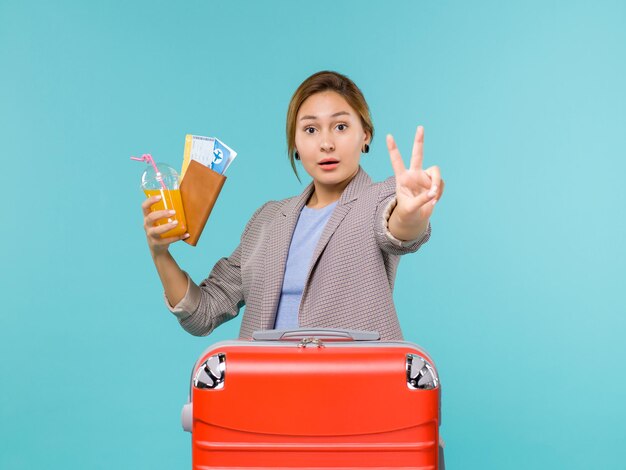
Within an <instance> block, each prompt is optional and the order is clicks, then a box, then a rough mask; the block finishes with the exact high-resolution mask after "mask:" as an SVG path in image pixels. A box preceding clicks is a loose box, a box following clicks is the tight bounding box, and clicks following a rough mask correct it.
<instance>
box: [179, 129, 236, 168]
mask: <svg viewBox="0 0 626 470" xmlns="http://www.w3.org/2000/svg"><path fill="white" fill-rule="evenodd" d="M236 156H237V152H235V151H234V150H233V149H232V148H230V147H229V146H228V145H226V144H225V143H224V142H222V141H221V140H219V139H218V138H216V137H204V136H200V135H191V134H187V135H186V136H185V152H184V155H183V167H182V169H181V177H182V176H184V175H185V171H187V167H188V166H189V162H190V161H191V160H195V161H197V162H198V163H201V164H202V165H204V166H206V167H208V168H210V169H211V170H213V171H215V172H217V173H220V174H224V172H225V171H226V170H227V169H228V167H229V166H230V164H231V163H232V162H233V160H234V159H235V157H236Z"/></svg>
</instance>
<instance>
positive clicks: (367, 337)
mask: <svg viewBox="0 0 626 470" xmlns="http://www.w3.org/2000/svg"><path fill="white" fill-rule="evenodd" d="M310 337H315V338H318V339H323V340H325V341H333V340H335V341H342V340H343V341H378V340H379V339H380V333H378V332H377V331H359V330H338V329H334V328H297V329H293V330H259V331H255V332H254V333H253V334H252V339H253V340H255V341H281V340H283V341H298V340H301V339H304V338H310Z"/></svg>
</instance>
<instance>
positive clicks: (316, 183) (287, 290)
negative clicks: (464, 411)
mask: <svg viewBox="0 0 626 470" xmlns="http://www.w3.org/2000/svg"><path fill="white" fill-rule="evenodd" d="M373 135H374V128H373V125H372V121H371V117H370V114H369V108H368V106H367V103H366V101H365V98H364V97H363V94H362V93H361V91H360V90H359V88H358V87H357V86H356V85H355V84H354V83H353V82H352V81H351V80H350V79H349V78H348V77H346V76H344V75H341V74H338V73H336V72H327V71H324V72H319V73H316V74H314V75H312V76H311V77H309V78H307V79H306V80H305V81H304V82H303V83H302V84H301V85H300V87H299V88H298V89H297V90H296V92H295V94H294V95H293V97H292V99H291V102H290V104H289V108H288V113H287V142H288V152H289V158H290V160H291V165H292V167H293V169H294V171H295V172H296V176H297V170H296V160H298V161H300V162H301V164H302V166H303V168H304V169H305V171H306V172H307V173H308V174H309V175H310V176H311V177H312V178H313V182H312V183H311V184H310V185H309V186H308V187H307V188H306V189H305V190H304V192H303V193H302V194H301V195H300V196H296V197H292V198H289V199H285V200H282V201H270V202H267V203H266V204H264V205H263V206H262V207H260V208H259V209H258V210H257V211H256V212H255V213H254V215H253V216H252V218H251V219H250V221H249V222H248V224H247V225H246V228H245V229H244V232H243V234H242V236H241V241H240V244H239V246H238V247H237V248H236V249H235V251H234V252H233V253H232V255H231V256H229V257H227V258H222V259H221V260H219V261H218V262H217V263H216V265H215V267H214V268H213V270H212V271H211V273H210V275H209V277H208V278H207V279H205V280H204V281H202V282H201V283H200V284H199V285H196V284H195V283H194V282H193V281H192V280H191V278H190V277H189V276H188V275H187V273H185V272H184V271H182V270H181V269H180V268H179V266H178V265H177V263H176V261H175V260H174V258H173V257H172V256H171V255H170V253H169V251H168V247H169V245H170V244H171V243H173V242H175V241H178V240H180V239H182V238H185V236H186V235H185V236H183V237H175V238H168V239H161V238H160V235H161V234H162V233H164V232H166V231H168V230H170V229H171V228H172V225H171V224H165V225H160V226H154V223H155V222H156V221H157V220H158V219H161V218H164V217H167V216H168V212H167V211H157V212H150V206H151V205H152V204H154V203H155V202H156V201H157V200H158V196H157V197H152V198H149V199H147V200H146V201H145V202H144V203H143V204H142V208H143V212H144V228H145V230H146V235H147V239H148V245H149V247H150V252H151V254H152V258H153V260H154V263H155V266H156V268H157V271H158V273H159V276H160V278H161V281H162V283H163V287H164V289H165V301H166V305H167V306H168V308H169V309H170V311H172V313H174V315H176V316H177V317H178V320H179V322H180V324H181V325H182V326H183V328H185V330H187V331H189V332H190V333H192V334H195V335H207V334H209V333H210V332H211V331H213V329H215V327H217V326H218V325H220V324H221V323H223V322H224V321H227V320H230V319H232V318H234V317H235V316H236V315H237V314H238V313H239V310H240V308H241V307H242V306H244V305H246V310H245V314H244V318H243V320H242V324H241V330H240V338H250V337H251V336H252V333H253V332H254V331H256V330H265V329H273V328H280V329H283V328H290V327H320V328H321V327H328V328H351V329H358V330H369V331H378V332H379V333H380V335H381V339H383V340H393V339H402V333H401V331H400V326H399V323H398V318H397V314H396V311H395V308H394V305H393V298H392V293H393V285H394V280H395V274H396V269H397V266H398V262H399V257H400V255H402V254H405V253H410V252H414V251H416V250H417V249H418V248H419V247H420V246H421V245H422V244H423V243H425V242H426V241H427V240H428V238H429V237H430V224H429V219H430V216H431V215H432V213H433V210H434V207H435V203H436V202H437V201H438V200H439V198H440V197H441V195H442V193H443V186H444V184H443V180H442V179H441V176H440V172H439V169H438V168H437V167H436V166H435V167H431V168H428V169H427V170H423V169H422V154H423V141H424V131H423V128H422V127H418V128H417V132H416V134H415V142H414V144H413V153H412V156H411V163H410V167H409V168H405V166H404V163H403V161H402V157H401V156H400V152H399V151H398V148H397V146H396V144H395V141H394V139H393V137H392V136H391V135H388V136H387V148H388V150H389V155H390V158H391V164H392V167H393V171H394V173H395V178H389V179H387V180H386V181H384V182H382V183H372V182H371V180H370V178H369V177H368V176H367V174H366V173H365V172H364V171H363V170H362V169H361V167H360V166H359V162H360V158H361V153H367V152H368V151H369V145H370V143H371V141H372V137H373Z"/></svg>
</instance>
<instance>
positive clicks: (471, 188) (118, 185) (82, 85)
mask: <svg viewBox="0 0 626 470" xmlns="http://www.w3.org/2000/svg"><path fill="white" fill-rule="evenodd" d="M625 23H626V6H625V5H624V3H623V2H620V1H614V2H610V1H596V2H582V1H568V2H558V1H536V0H532V1H523V2H522V1H518V2H496V1H480V2H476V1H474V2H464V1H437V2H426V1H396V2H382V1H381V2H363V1H344V2H335V1H327V0H324V1H317V2H306V3H305V2H288V1H275V2H270V1H265V2H255V1H248V2H243V1H232V2H217V1H209V0H203V1H189V2H184V3H183V2H155V1H152V2H149V1H136V2H122V1H117V2H95V3H94V2H78V1H76V2H70V1H65V2H63V1H61V2H34V1H20V0H3V1H2V2H0V64H2V65H1V66H0V68H1V71H0V157H1V159H2V160H1V161H2V170H3V172H2V180H3V186H4V191H3V193H4V195H5V198H4V202H5V203H4V204H3V208H2V219H3V223H2V230H1V233H2V235H1V237H2V238H1V240H0V242H1V243H0V254H1V259H0V265H1V266H2V269H1V270H0V276H1V277H0V289H1V293H2V295H1V299H2V308H1V309H0V383H1V385H2V386H1V392H0V393H1V395H0V396H1V399H0V442H1V443H2V444H0V468H3V469H4V468H6V469H15V470H18V469H32V468H55V469H56V468H59V469H73V468H76V469H83V468H90V469H110V468H151V469H171V468H189V466H190V438H189V435H188V434H187V433H183V432H182V430H181V429H180V424H179V413H180V408H181V406H182V404H183V403H184V401H185V400H186V397H187V390H188V380H189V372H190V368H191V366H192V364H193V362H194V360H195V358H196V357H197V355H198V354H199V353H200V352H201V351H202V350H203V349H204V348H205V347H206V346H207V345H208V344H210V343H213V342H215V341H218V340H222V339H226V338H232V337H235V336H236V335H237V332H238V326H239V322H240V319H236V320H234V321H232V322H230V323H229V324H227V325H224V326H223V327H221V328H220V329H219V330H218V331H216V332H215V333H214V334H213V335H211V336H210V337H209V338H195V337H192V336H190V335H188V334H187V333H185V332H184V331H183V330H182V329H180V328H179V327H178V325H177V323H176V321H175V319H174V318H173V317H172V316H170V314H169V312H167V310H165V308H164V306H163V304H162V297H161V295H162V291H161V288H160V283H159V281H158V277H157V275H156V272H155V270H154V267H153V265H152V263H151V260H150V257H149V253H148V249H147V246H146V243H145V236H144V232H143V229H142V217H141V211H140V204H141V201H142V199H143V195H142V193H141V191H140V190H139V187H138V183H139V177H140V174H141V172H142V171H143V167H142V165H140V164H139V163H136V162H131V161H130V160H129V158H128V157H129V156H130V155H139V154H141V153H144V152H151V153H152V154H153V155H154V156H155V157H156V158H157V159H158V160H162V161H168V162H170V163H172V164H173V165H175V166H178V165H179V164H180V162H181V159H182V150H183V143H184V135H185V134H186V133H195V134H200V135H216V136H218V137H220V138H221V139H223V140H224V141H225V142H227V143H228V144H229V145H231V146H233V147H234V148H235V149H236V150H237V151H238V152H239V157H238V159H237V160H236V161H235V163H234V165H233V166H232V167H231V168H230V169H229V172H228V177H229V178H228V181H227V183H226V186H225V187H224V190H223V192H222V194H221V196H220V201H219V204H218V206H217V207H216V209H215V211H214V213H213V214H212V216H211V220H210V222H209V225H208V227H207V229H206V231H205V233H204V235H203V237H202V239H201V241H200V244H199V245H198V246H197V247H196V248H191V247H189V246H187V245H184V244H178V245H176V246H174V247H173V248H172V252H173V254H174V256H175V257H176V259H177V260H178V261H179V263H180V264H181V266H183V267H184V268H185V269H186V270H187V271H188V272H189V273H190V274H191V275H192V277H193V278H194V279H195V280H196V281H200V280H201V279H202V278H203V277H205V276H206V274H207V273H208V271H209V270H210V268H211V267H212V266H213V263H214V262H215V261H216V260H217V259H218V258H220V257H222V256H225V255H227V254H229V253H230V252H231V250H232V249H233V248H234V247H235V246H236V243H237V241H238V238H239V235H240V234H241V230H242V228H243V226H244V224H245V223H246V221H247V220H248V217H249V216H250V215H251V214H252V212H253V211H254V210H255V209H256V208H257V207H258V206H260V205H261V204H262V203H263V202H265V201H266V200H268V199H279V198H283V197H287V196H291V195H294V194H297V193H299V192H300V191H301V190H302V188H303V187H304V184H302V185H301V184H300V183H298V182H297V180H296V179H295V177H294V176H293V174H292V173H291V170H290V167H289V165H288V163H287V160H286V153H285V149H286V143H285V138H284V122H285V113H286V106H287V103H288V100H289V98H290V96H291V94H292V93H293V91H294V90H295V88H296V87H297V85H298V84H299V83H300V82H301V81H302V80H303V79H304V78H306V77H307V76H308V75H309V74H311V73H313V72H315V71H318V70H322V69H334V70H338V71H340V72H343V73H345V74H347V75H349V76H350V77H352V78H353V79H354V80H355V81H356V83H357V84H358V85H359V86H360V87H361V88H362V90H363V91H364V93H365V96H366V98H367V99H368V101H369V104H370V107H371V109H372V113H373V118H374V124H375V126H376V131H377V136H376V137H375V139H374V142H373V146H372V151H371V152H370V154H368V155H367V156H365V157H364V159H363V166H364V168H365V169H366V171H368V172H369V173H370V174H371V175H372V176H373V177H374V179H376V180H382V179H384V178H386V177H387V176H390V175H391V174H392V169H391V165H390V163H389V158H388V154H387V152H386V149H385V144H384V135H385V134H386V133H388V132H392V133H393V134H394V135H395V136H396V139H397V141H398V142H399V145H400V149H401V151H402V152H403V153H404V155H405V159H406V161H407V162H408V155H409V153H410V147H411V142H412V138H413V133H414V130H415V126H416V125H417V124H423V125H424V126H425V129H426V146H425V164H427V165H432V164H437V165H439V166H440V167H441V169H442V172H443V175H444V178H445V180H446V183H447V184H446V194H445V196H444V198H443V200H442V201H441V203H440V204H439V205H438V206H437V208H436V212H435V216H434V217H433V220H432V222H433V237H432V239H431V241H430V242H429V243H428V245H427V246H425V247H424V248H423V249H422V250H421V251H420V252H418V253H417V254H416V255H411V256H408V257H406V258H405V259H403V261H402V264H401V266H400V269H399V273H398V280H397V284H396V291H395V294H396V303H397V308H398V311H399V312H400V317H401V323H402V326H403V329H404V331H405V334H406V337H407V339H408V340H411V341H415V342H418V343H420V344H421V345H423V346H425V347H426V348H427V349H428V350H429V351H430V352H431V354H432V355H433V357H434V358H435V359H436V361H437V365H438V367H439V369H440V373H441V377H442V381H443V384H444V405H443V426H442V432H443V435H444V437H445V439H446V442H447V462H448V465H449V467H450V468H463V469H466V470H467V469H482V470H484V469H502V468H506V469H528V468H546V469H548V468H567V469H588V468H618V467H620V466H623V461H624V457H626V455H625V453H624V451H623V448H624V447H623V444H624V432H623V429H624V424H623V422H624V419H625V418H626V409H625V408H626V407H625V405H624V396H625V395H626V380H625V379H624V377H623V370H624V365H623V360H624V358H625V357H626V346H625V345H624V340H623V334H624V331H625V330H626V320H625V313H626V308H625V305H626V302H625V301H624V285H625V282H624V279H625V278H626V276H625V275H624V266H625V264H626V249H625V248H624V242H625V240H626V237H625V235H626V234H625V232H626V220H625V218H626V217H625V215H624V214H625V211H624V206H625V204H626V192H625V191H624V189H623V188H624V186H623V183H622V181H623V178H624V175H626V158H625V157H626V154H625V152H624V148H625V146H626V138H625V136H626V132H624V129H625V128H626V113H625V111H624V110H625V109H626V91H625V90H626V87H625V86H624V83H625V78H626V77H625V75H626V61H624V57H625V55H626V54H625V53H626V50H625V49H626V28H624V24H625ZM307 182H308V180H307V179H305V180H304V182H303V183H307ZM620 444H621V445H620Z"/></svg>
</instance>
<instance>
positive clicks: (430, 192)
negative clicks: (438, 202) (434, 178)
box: [428, 185, 437, 197]
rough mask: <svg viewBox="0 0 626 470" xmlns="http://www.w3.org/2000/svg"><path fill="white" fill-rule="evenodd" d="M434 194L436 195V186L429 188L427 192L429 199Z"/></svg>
mask: <svg viewBox="0 0 626 470" xmlns="http://www.w3.org/2000/svg"><path fill="white" fill-rule="evenodd" d="M435 194H437V185H435V186H433V187H432V188H430V191H428V195H429V196H431V197H432V196H434V195H435Z"/></svg>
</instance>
